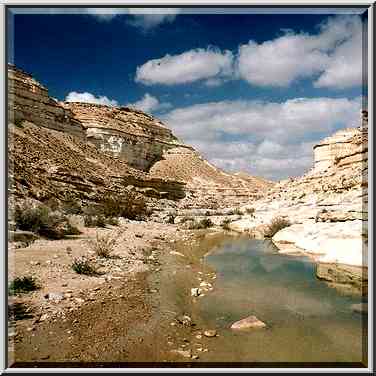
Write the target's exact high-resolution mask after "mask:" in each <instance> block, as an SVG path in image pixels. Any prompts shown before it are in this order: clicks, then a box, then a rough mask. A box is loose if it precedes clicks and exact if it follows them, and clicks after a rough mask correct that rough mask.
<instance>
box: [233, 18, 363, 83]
mask: <svg viewBox="0 0 376 376" xmlns="http://www.w3.org/2000/svg"><path fill="white" fill-rule="evenodd" d="M361 46H362V22H361V19H360V17H359V16H337V17H332V18H328V19H327V21H326V22H324V23H322V24H321V25H320V26H319V32H318V34H315V35H311V34H306V33H294V32H292V31H290V30H288V31H285V34H284V35H283V36H281V37H279V38H276V39H273V40H269V41H265V42H263V43H260V44H259V43H257V42H255V41H253V40H250V41H249V42H248V44H245V45H241V46H240V47H239V51H238V56H237V64H236V66H237V74H238V77H239V78H242V79H244V80H246V81H248V82H249V83H251V84H253V85H258V86H280V87H283V86H285V87H286V86H288V85H290V84H291V83H292V82H294V81H296V80H298V79H302V78H311V77H313V78H316V77H317V76H318V79H317V80H316V81H315V86H316V87H331V88H346V87H351V86H356V85H361V79H362V74H361V73H362V63H361V59H362V50H361Z"/></svg>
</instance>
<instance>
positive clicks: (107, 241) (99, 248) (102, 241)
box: [90, 233, 117, 258]
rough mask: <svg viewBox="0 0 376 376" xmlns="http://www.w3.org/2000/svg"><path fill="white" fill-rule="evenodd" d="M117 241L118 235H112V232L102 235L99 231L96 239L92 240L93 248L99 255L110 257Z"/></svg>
mask: <svg viewBox="0 0 376 376" xmlns="http://www.w3.org/2000/svg"><path fill="white" fill-rule="evenodd" d="M116 243H117V238H116V237H114V238H113V237H111V234H106V235H103V236H100V235H99V234H98V233H97V235H96V238H95V240H93V241H91V242H90V246H91V249H92V250H93V251H94V252H95V254H96V255H97V256H99V257H104V258H110V257H111V253H112V252H113V251H114V249H115V246H116Z"/></svg>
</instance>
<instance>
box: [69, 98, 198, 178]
mask: <svg viewBox="0 0 376 376" xmlns="http://www.w3.org/2000/svg"><path fill="white" fill-rule="evenodd" d="M64 107H65V108H67V109H69V110H71V111H72V112H73V113H74V116H75V117H76V119H78V120H79V121H80V122H81V123H82V125H83V127H84V128H85V129H86V136H87V140H88V141H89V142H91V143H93V144H94V145H96V146H97V147H98V148H99V149H100V150H102V151H104V152H109V153H111V154H112V155H113V156H115V157H117V158H121V159H123V160H125V161H127V163H128V164H129V165H130V166H132V167H134V168H138V169H140V170H143V171H147V170H149V169H150V167H151V166H152V165H153V164H154V163H155V162H156V161H158V160H160V159H162V156H163V153H164V151H165V150H168V149H171V148H175V147H182V148H186V149H188V150H192V148H191V147H189V146H187V145H184V144H183V143H180V142H179V140H178V139H177V138H176V137H175V136H174V135H173V134H172V132H171V130H170V129H168V128H167V127H165V126H164V124H163V123H162V122H160V121H159V120H157V119H155V118H153V117H152V116H150V115H148V114H145V113H144V112H141V111H138V110H135V109H130V108H128V107H111V106H104V105H96V104H91V103H75V102H73V103H72V102H65V103H64Z"/></svg>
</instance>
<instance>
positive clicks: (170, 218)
mask: <svg viewBox="0 0 376 376" xmlns="http://www.w3.org/2000/svg"><path fill="white" fill-rule="evenodd" d="M166 222H167V223H170V224H172V225H173V224H174V223H175V216H174V215H173V214H169V215H168V216H167V219H166Z"/></svg>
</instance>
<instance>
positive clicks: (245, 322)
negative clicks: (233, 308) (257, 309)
mask: <svg viewBox="0 0 376 376" xmlns="http://www.w3.org/2000/svg"><path fill="white" fill-rule="evenodd" d="M265 327H266V324H265V323H264V322H262V321H261V320H259V319H258V318H257V317H256V316H248V317H246V318H244V319H242V320H239V321H236V322H234V323H233V324H232V325H231V329H236V330H243V329H254V328H265Z"/></svg>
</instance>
